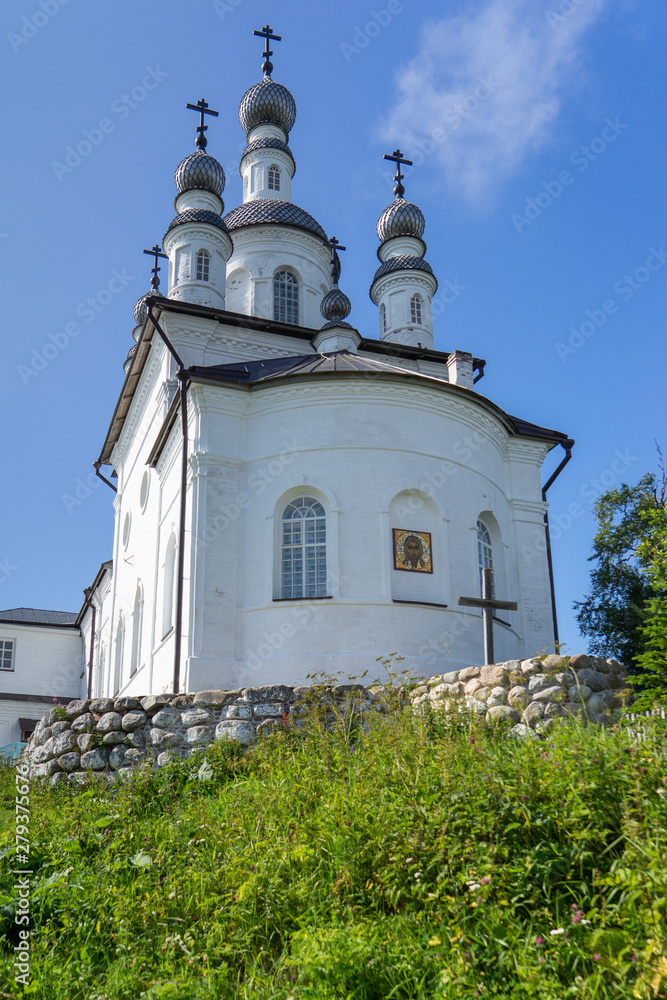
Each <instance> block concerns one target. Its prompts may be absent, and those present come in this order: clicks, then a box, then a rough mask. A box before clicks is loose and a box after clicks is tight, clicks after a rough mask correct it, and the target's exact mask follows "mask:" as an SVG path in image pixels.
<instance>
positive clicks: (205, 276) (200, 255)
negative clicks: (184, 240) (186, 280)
mask: <svg viewBox="0 0 667 1000" xmlns="http://www.w3.org/2000/svg"><path fill="white" fill-rule="evenodd" d="M200 272H201V274H200ZM210 280H211V255H210V253H209V252H208V250H206V249H205V248H204V247H202V248H201V250H198V251H197V255H196V257H195V281H203V282H206V281H210Z"/></svg>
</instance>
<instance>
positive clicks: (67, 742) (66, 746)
mask: <svg viewBox="0 0 667 1000" xmlns="http://www.w3.org/2000/svg"><path fill="white" fill-rule="evenodd" d="M78 749H79V745H78V743H77V741H76V733H73V732H72V731H71V730H69V731H68V732H66V733H60V735H59V736H54V737H53V756H54V757H60V755H61V754H63V753H69V752H70V751H71V750H78Z"/></svg>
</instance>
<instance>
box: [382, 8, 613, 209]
mask: <svg viewBox="0 0 667 1000" xmlns="http://www.w3.org/2000/svg"><path fill="white" fill-rule="evenodd" d="M536 6H538V5H536V3H535V0H480V2H477V3H474V4H471V5H470V6H466V8H465V9H464V11H463V12H462V13H459V14H456V15H449V16H447V17H444V18H442V19H441V20H439V21H436V22H431V23H429V24H427V25H426V26H425V28H424V31H423V34H422V38H421V41H420V45H419V51H418V53H417V55H416V56H415V58H414V59H413V60H412V61H411V62H410V63H409V64H408V65H407V66H406V67H405V68H403V69H402V70H401V71H400V72H399V74H398V77H397V84H398V89H399V98H398V102H397V104H396V105H395V107H394V108H393V109H392V110H391V111H390V112H389V114H388V115H387V117H386V119H385V120H384V121H383V122H382V124H381V126H380V130H379V131H380V136H381V138H382V139H383V140H384V141H385V142H390V143H394V142H397V143H400V144H401V146H402V148H403V149H404V150H405V151H406V155H407V154H409V153H413V154H414V153H417V155H418V160H419V159H423V158H424V157H431V156H432V157H433V158H434V160H435V162H437V163H438V165H439V166H440V167H441V168H442V169H443V173H444V177H445V180H446V181H447V183H448V184H449V186H450V187H451V188H453V189H455V190H456V191H457V192H458V193H461V194H463V196H464V197H466V198H467V199H468V200H469V201H471V202H473V203H478V204H479V203H483V202H485V201H487V200H488V198H489V197H490V196H491V195H493V193H494V192H495V191H497V190H498V188H499V187H500V186H501V185H502V184H503V183H504V182H505V181H506V180H507V179H508V178H509V177H511V176H512V175H513V174H514V173H515V172H516V171H517V170H519V169H520V168H521V166H522V164H523V163H524V161H525V160H526V159H527V158H528V157H529V156H531V155H532V154H534V153H535V152H536V151H537V150H539V149H540V148H542V147H543V146H544V145H545V144H547V143H548V142H549V141H550V139H551V138H552V137H553V135H554V130H555V126H556V122H557V120H558V116H559V114H560V111H561V107H562V104H563V101H564V99H565V98H566V97H567V95H568V94H571V93H572V92H573V91H575V90H576V89H577V87H578V86H580V85H581V78H582V73H581V56H582V49H583V42H584V36H585V35H586V32H587V31H588V30H589V29H590V28H591V27H592V25H593V24H594V23H595V22H596V21H597V20H598V18H599V17H600V16H601V14H602V13H603V11H604V9H605V8H606V7H607V6H609V0H579V2H577V0H571V2H569V3H563V2H562V0H553V2H552V3H549V0H544V2H542V3H540V4H539V7H540V9H539V11H537V10H536V9H535V8H536ZM563 11H569V13H566V14H563ZM420 150H421V153H419V151H420Z"/></svg>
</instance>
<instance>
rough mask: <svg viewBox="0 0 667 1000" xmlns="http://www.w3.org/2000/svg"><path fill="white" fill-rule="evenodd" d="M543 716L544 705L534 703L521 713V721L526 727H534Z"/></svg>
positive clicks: (537, 702)
mask: <svg viewBox="0 0 667 1000" xmlns="http://www.w3.org/2000/svg"><path fill="white" fill-rule="evenodd" d="M543 716H544V705H543V704H542V703H541V702H539V701H534V702H532V704H530V705H528V706H527V707H526V708H525V709H524V711H523V721H524V722H525V723H526V725H528V726H536V725H537V723H538V722H539V721H540V719H541V718H542V717H543Z"/></svg>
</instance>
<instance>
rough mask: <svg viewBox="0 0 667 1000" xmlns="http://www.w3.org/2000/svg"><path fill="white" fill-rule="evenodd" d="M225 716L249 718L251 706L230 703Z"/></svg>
mask: <svg viewBox="0 0 667 1000" xmlns="http://www.w3.org/2000/svg"><path fill="white" fill-rule="evenodd" d="M225 718H227V719H251V718H252V708H251V707H250V705H230V706H229V707H228V708H227V710H226V712H225Z"/></svg>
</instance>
